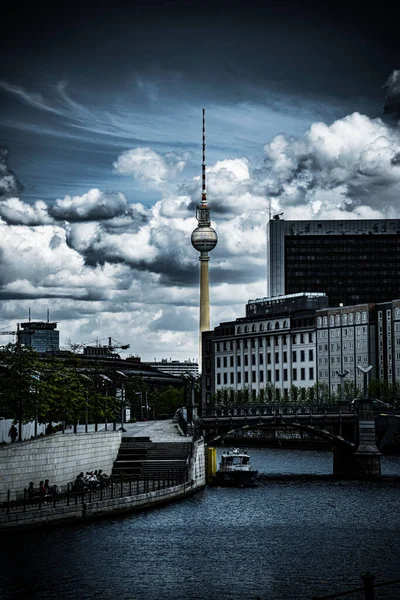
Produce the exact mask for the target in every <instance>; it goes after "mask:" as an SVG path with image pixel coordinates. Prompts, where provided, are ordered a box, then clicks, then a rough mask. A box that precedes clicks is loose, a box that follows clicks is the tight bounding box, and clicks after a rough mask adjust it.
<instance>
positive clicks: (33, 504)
mask: <svg viewBox="0 0 400 600" xmlns="http://www.w3.org/2000/svg"><path fill="white" fill-rule="evenodd" d="M187 482H188V477H187V469H186V468H185V467H181V468H175V469H170V470H167V471H160V472H154V473H145V474H141V475H140V476H136V477H129V478H128V477H126V476H125V477H123V476H122V477H119V478H115V477H112V478H110V481H109V483H108V485H103V486H101V487H93V488H92V487H88V488H87V489H83V490H76V489H74V485H73V484H70V483H69V484H68V485H67V486H63V487H62V488H61V489H60V491H59V492H57V493H52V494H48V495H46V496H43V495H37V496H33V497H28V495H27V488H25V489H24V490H22V491H14V492H11V491H10V490H8V491H7V492H5V493H3V494H2V495H1V496H0V515H9V514H13V513H19V512H28V511H38V510H39V511H40V510H43V509H45V508H57V507H60V508H62V507H64V506H72V505H74V504H75V505H78V504H90V503H91V502H99V501H100V502H101V501H105V500H112V499H114V498H124V497H129V496H138V495H140V494H145V493H148V492H155V491H157V490H164V489H167V488H171V487H174V486H177V485H181V484H184V483H187Z"/></svg>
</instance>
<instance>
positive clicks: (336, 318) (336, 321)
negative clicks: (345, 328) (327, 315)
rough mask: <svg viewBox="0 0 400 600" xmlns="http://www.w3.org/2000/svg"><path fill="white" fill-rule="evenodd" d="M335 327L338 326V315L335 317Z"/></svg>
mask: <svg viewBox="0 0 400 600" xmlns="http://www.w3.org/2000/svg"><path fill="white" fill-rule="evenodd" d="M335 325H340V315H335Z"/></svg>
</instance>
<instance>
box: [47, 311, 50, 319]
mask: <svg viewBox="0 0 400 600" xmlns="http://www.w3.org/2000/svg"><path fill="white" fill-rule="evenodd" d="M49 321H50V309H47V322H49Z"/></svg>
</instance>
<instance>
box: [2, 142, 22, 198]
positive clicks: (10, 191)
mask: <svg viewBox="0 0 400 600" xmlns="http://www.w3.org/2000/svg"><path fill="white" fill-rule="evenodd" d="M8 157H9V150H8V148H7V147H6V146H0V202H1V201H2V200H5V199H7V198H11V197H12V196H18V195H19V194H20V193H21V192H22V190H23V186H22V184H21V183H20V182H19V181H18V179H17V178H16V176H15V174H14V173H13V171H11V169H10V168H9V166H8Z"/></svg>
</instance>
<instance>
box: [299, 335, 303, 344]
mask: <svg viewBox="0 0 400 600" xmlns="http://www.w3.org/2000/svg"><path fill="white" fill-rule="evenodd" d="M300 343H301V344H304V333H301V334H300Z"/></svg>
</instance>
